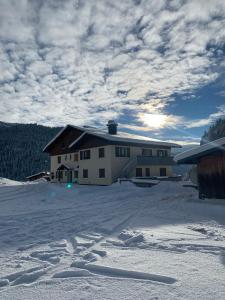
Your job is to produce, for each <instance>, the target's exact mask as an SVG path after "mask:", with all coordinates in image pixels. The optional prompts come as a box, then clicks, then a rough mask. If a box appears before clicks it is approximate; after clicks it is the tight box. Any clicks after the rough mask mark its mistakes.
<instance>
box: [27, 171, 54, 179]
mask: <svg viewBox="0 0 225 300" xmlns="http://www.w3.org/2000/svg"><path fill="white" fill-rule="evenodd" d="M40 178H44V179H46V180H47V181H49V180H50V173H49V172H45V171H43V172H39V173H36V174H33V175H30V176H28V177H26V179H27V180H28V181H34V180H37V179H40Z"/></svg>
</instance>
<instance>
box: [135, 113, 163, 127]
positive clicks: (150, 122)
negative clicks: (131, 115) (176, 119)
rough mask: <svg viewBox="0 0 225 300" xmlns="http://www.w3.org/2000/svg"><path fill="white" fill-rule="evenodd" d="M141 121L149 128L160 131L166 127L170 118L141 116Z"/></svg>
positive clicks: (150, 115)
mask: <svg viewBox="0 0 225 300" xmlns="http://www.w3.org/2000/svg"><path fill="white" fill-rule="evenodd" d="M140 119H141V121H142V122H143V123H144V124H145V125H146V126H148V127H150V128H154V129H159V128H163V127H165V126H166V124H167V121H168V116H167V115H163V114H147V113H144V114H141V115H140Z"/></svg>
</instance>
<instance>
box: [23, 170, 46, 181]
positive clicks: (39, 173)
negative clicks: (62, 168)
mask: <svg viewBox="0 0 225 300" xmlns="http://www.w3.org/2000/svg"><path fill="white" fill-rule="evenodd" d="M41 174H45V175H50V172H46V171H41V172H38V173H35V174H32V175H30V176H27V177H26V178H27V179H29V178H32V177H34V176H38V175H41Z"/></svg>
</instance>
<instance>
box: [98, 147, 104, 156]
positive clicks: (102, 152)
mask: <svg viewBox="0 0 225 300" xmlns="http://www.w3.org/2000/svg"><path fill="white" fill-rule="evenodd" d="M98 157H99V158H101V157H105V148H99V149H98Z"/></svg>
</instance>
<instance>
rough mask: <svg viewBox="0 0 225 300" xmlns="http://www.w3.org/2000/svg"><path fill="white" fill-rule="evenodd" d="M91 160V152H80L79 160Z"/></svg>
mask: <svg viewBox="0 0 225 300" xmlns="http://www.w3.org/2000/svg"><path fill="white" fill-rule="evenodd" d="M90 158H91V150H84V151H80V159H81V160H83V159H90Z"/></svg>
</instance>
